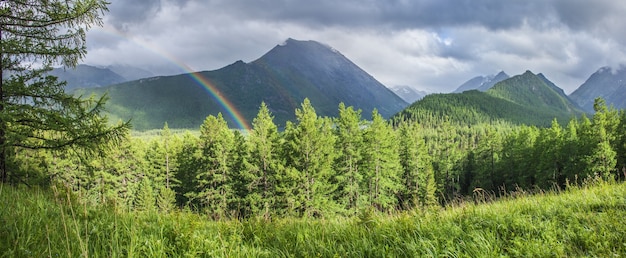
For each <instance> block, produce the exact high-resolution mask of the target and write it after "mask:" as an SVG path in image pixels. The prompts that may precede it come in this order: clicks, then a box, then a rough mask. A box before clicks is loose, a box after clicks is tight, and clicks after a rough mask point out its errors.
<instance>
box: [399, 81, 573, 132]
mask: <svg viewBox="0 0 626 258" xmlns="http://www.w3.org/2000/svg"><path fill="white" fill-rule="evenodd" d="M559 90H560V89H559V88H558V87H556V86H555V85H554V84H552V83H551V82H549V81H548V80H547V79H545V77H543V75H535V74H533V73H531V72H530V71H527V72H526V73H524V74H522V75H517V76H513V77H511V78H509V79H506V80H504V81H501V82H499V83H497V84H496V85H494V87H492V88H491V89H489V90H487V91H486V92H480V91H477V90H471V91H466V92H463V93H450V94H431V95H428V96H426V97H424V98H423V99H422V100H420V101H418V102H416V103H413V104H412V105H411V106H409V107H408V108H406V109H405V110H403V111H402V112H400V113H398V114H396V115H395V116H394V119H395V120H400V119H402V120H405V119H409V120H417V121H421V123H424V121H430V120H433V119H440V120H441V119H449V120H450V121H453V122H455V123H460V124H478V123H490V122H494V121H505V122H510V123H513V124H526V125H538V126H549V125H550V123H551V121H552V120H553V119H555V118H556V119H557V120H558V121H559V122H561V123H566V122H567V121H569V119H571V118H572V117H574V116H577V115H580V114H581V113H582V112H581V111H580V110H579V109H578V108H577V107H576V105H575V104H573V103H572V102H571V101H570V100H569V98H567V96H566V95H565V94H564V93H562V91H559ZM432 122H437V121H432Z"/></svg>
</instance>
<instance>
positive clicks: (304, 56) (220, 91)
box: [87, 39, 408, 130]
mask: <svg viewBox="0 0 626 258" xmlns="http://www.w3.org/2000/svg"><path fill="white" fill-rule="evenodd" d="M201 84H205V85H204V86H203V85H201ZM206 85H211V86H210V87H214V89H215V90H212V91H213V92H214V93H215V94H216V95H218V96H219V98H222V99H226V100H228V101H229V102H230V103H231V104H229V105H228V106H229V107H228V108H226V106H227V105H224V104H223V103H220V101H217V100H216V98H215V97H213V96H211V95H210V94H209V92H208V91H207V90H206V89H205V88H206V87H207V86H206ZM87 92H95V93H98V94H103V93H104V92H108V93H109V96H110V100H109V102H108V107H109V111H110V113H111V114H112V115H113V117H115V118H121V119H124V120H125V119H130V118H132V121H133V125H134V128H135V129H138V130H145V129H154V128H161V127H162V126H163V123H164V122H168V123H169V125H170V127H172V128H194V127H198V126H199V125H200V124H201V123H202V121H203V120H204V118H205V117H206V116H207V115H211V114H212V115H217V113H219V112H221V113H223V114H224V118H225V119H226V120H227V121H228V123H229V125H230V126H231V127H235V123H234V122H235V121H234V120H233V119H232V117H231V116H229V115H228V114H227V113H228V110H229V109H232V110H238V112H240V113H241V115H242V116H243V118H244V120H246V123H248V124H249V123H250V122H251V121H252V118H254V116H255V115H256V112H257V111H258V108H259V106H260V104H261V102H265V103H266V104H267V106H268V108H269V109H270V110H271V111H272V113H273V114H274V116H275V118H276V122H277V124H278V125H279V126H280V127H283V126H284V125H285V122H286V121H293V120H294V119H295V116H294V110H295V109H296V108H297V106H298V104H299V103H301V102H302V101H303V100H304V99H305V98H309V100H310V101H311V103H312V104H313V105H314V106H315V108H316V110H317V111H318V113H319V114H320V115H322V116H337V114H338V113H337V107H338V105H339V103H341V102H343V103H345V104H346V105H348V106H353V107H355V108H357V109H362V110H363V114H364V116H365V117H369V116H370V114H371V112H372V110H373V109H375V108H376V109H378V111H379V112H380V114H382V115H383V116H384V117H389V116H391V115H393V114H394V113H396V112H398V111H400V110H402V109H403V108H404V107H406V106H407V105H408V103H406V102H405V101H404V100H402V99H401V98H400V97H398V96H397V95H396V94H394V93H393V92H392V91H391V90H389V89H387V88H386V87H385V86H384V85H382V84H381V83H380V82H378V81H377V80H376V79H374V78H373V77H372V76H370V75H369V74H367V73H366V72H365V71H363V70H362V69H360V68H359V67H358V66H356V65H355V64H354V63H352V62H351V61H350V60H348V59H347V58H346V57H345V56H343V55H342V54H341V53H339V52H338V51H336V50H335V49H333V48H331V47H329V46H326V45H323V44H321V43H318V42H315V41H298V40H294V39H288V40H287V41H286V42H285V43H284V44H281V45H277V46H276V47H274V48H273V49H272V50H271V51H269V52H268V53H267V54H265V55H263V56H262V57H261V58H259V59H257V60H256V61H253V62H251V63H244V62H242V61H237V62H235V63H233V64H231V65H228V66H226V67H224V68H221V69H218V70H214V71H205V72H198V73H193V74H181V75H176V76H162V77H153V78H148V79H141V80H137V81H132V82H127V83H123V84H119V85H113V86H110V87H106V88H102V89H95V90H88V91H87Z"/></svg>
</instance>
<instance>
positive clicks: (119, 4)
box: [107, 0, 161, 30]
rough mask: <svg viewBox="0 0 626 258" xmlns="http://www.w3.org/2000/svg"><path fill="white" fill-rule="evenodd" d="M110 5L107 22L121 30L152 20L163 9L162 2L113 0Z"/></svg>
mask: <svg viewBox="0 0 626 258" xmlns="http://www.w3.org/2000/svg"><path fill="white" fill-rule="evenodd" d="M110 3H111V4H109V13H108V14H107V18H108V19H107V21H108V22H109V23H110V24H112V25H113V26H115V27H116V28H117V29H120V30H126V29H128V27H129V26H132V25H134V24H138V23H143V22H144V21H146V20H150V19H151V18H152V17H154V15H155V14H156V13H158V12H159V11H160V9H161V1H160V0H138V1H125V0H111V2H110Z"/></svg>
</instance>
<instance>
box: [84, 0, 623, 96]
mask: <svg viewBox="0 0 626 258" xmlns="http://www.w3.org/2000/svg"><path fill="white" fill-rule="evenodd" d="M110 9H111V11H110V12H109V13H108V14H106V18H105V26H110V27H114V28H116V29H117V30H120V31H122V32H123V34H124V35H125V36H124V37H122V38H120V37H119V36H115V35H113V36H112V37H111V35H109V34H110V33H109V31H110V30H108V29H107V30H105V31H100V32H98V31H97V30H96V31H94V32H92V33H91V34H90V36H89V37H90V38H89V40H88V42H90V54H89V55H88V56H87V61H90V62H92V63H98V64H106V63H108V62H114V61H118V62H125V63H129V64H135V65H138V66H141V65H147V64H150V65H152V64H155V63H157V62H159V60H160V59H159V58H155V57H153V56H154V55H155V54H156V56H158V55H162V54H163V53H167V55H168V56H169V57H174V58H176V59H177V60H180V61H181V62H184V63H186V64H187V65H189V66H190V67H192V68H194V69H199V70H202V69H217V68H220V67H223V66H225V65H227V64H230V63H232V62H234V61H235V60H240V59H241V60H244V61H252V60H254V59H256V58H258V57H260V56H261V55H262V54H263V53H265V52H266V51H268V50H269V49H271V47H273V46H275V45H276V44H279V43H280V42H282V41H283V40H285V39H286V38H288V37H292V38H296V39H303V40H307V39H311V40H317V41H320V42H323V43H326V44H328V45H331V46H333V47H334V48H336V49H338V50H339V51H341V52H342V53H343V54H344V55H346V56H347V57H349V58H350V59H351V60H353V61H354V62H355V63H357V65H359V66H361V67H362V68H364V69H365V70H366V71H367V72H368V73H371V74H372V75H373V76H374V77H376V78H377V79H379V80H381V82H383V83H384V84H386V85H388V86H393V85H400V84H402V85H413V86H416V87H417V88H421V89H430V90H433V91H447V90H453V89H454V88H455V87H456V86H458V85H459V84H460V83H462V82H463V81H465V80H466V79H469V78H471V77H474V76H476V75H485V74H490V73H495V72H498V71H500V70H505V71H506V72H507V73H509V74H510V75H514V74H517V73H523V72H524V71H525V70H532V71H534V72H537V73H539V72H542V73H544V74H546V76H548V77H550V78H551V79H554V81H555V82H556V83H557V85H559V86H561V87H563V88H567V89H566V91H571V90H573V88H575V87H577V86H578V85H580V83H582V82H583V81H584V79H586V77H588V76H589V75H590V74H591V73H592V72H594V71H595V70H596V69H598V68H599V67H601V66H606V65H617V64H620V63H623V62H624V61H626V33H623V32H624V31H626V22H625V20H624V19H626V5H625V4H623V1H619V0H594V1H589V0H359V1H357V0H342V1H336V0H332V1H331V0H317V1H308V0H254V1H253V0H250V1H243V0H207V1H189V0H160V1H159V0H140V1H125V0H111V5H110ZM107 37H109V38H107ZM126 38H132V40H130V41H128V40H126ZM146 43H147V44H146ZM161 59H162V58H161ZM166 59H167V58H166ZM166 61H167V60H166Z"/></svg>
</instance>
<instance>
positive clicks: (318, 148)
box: [288, 99, 336, 217]
mask: <svg viewBox="0 0 626 258" xmlns="http://www.w3.org/2000/svg"><path fill="white" fill-rule="evenodd" d="M296 119H297V121H298V124H297V126H295V127H294V128H293V129H291V130H290V131H289V132H288V133H289V136H288V148H289V150H288V151H289V164H288V165H289V166H291V168H292V169H293V170H292V171H291V173H292V174H291V176H294V177H295V178H293V179H292V180H293V182H294V183H295V186H296V187H297V188H296V189H293V190H294V192H293V195H294V196H293V197H294V198H295V201H296V204H297V205H298V206H299V207H295V208H296V210H297V211H298V212H299V213H300V214H301V215H303V216H308V217H310V216H323V215H324V214H325V213H329V212H332V211H333V210H335V206H336V205H335V203H334V201H333V199H332V198H331V194H332V192H333V190H334V189H333V188H334V186H333V185H331V184H329V180H330V177H331V176H332V172H333V171H332V162H333V161H334V144H335V138H334V135H333V133H332V128H331V125H332V123H331V121H330V120H329V119H324V118H320V117H318V116H317V114H316V113H315V109H314V108H313V106H312V105H311V102H310V101H309V100H308V99H304V101H303V102H302V106H301V108H300V109H296Z"/></svg>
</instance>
